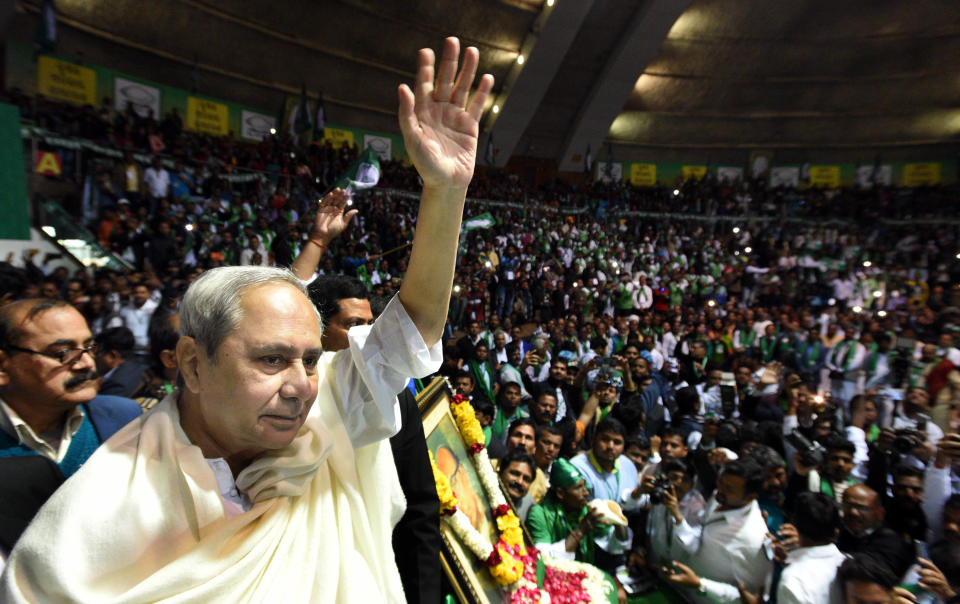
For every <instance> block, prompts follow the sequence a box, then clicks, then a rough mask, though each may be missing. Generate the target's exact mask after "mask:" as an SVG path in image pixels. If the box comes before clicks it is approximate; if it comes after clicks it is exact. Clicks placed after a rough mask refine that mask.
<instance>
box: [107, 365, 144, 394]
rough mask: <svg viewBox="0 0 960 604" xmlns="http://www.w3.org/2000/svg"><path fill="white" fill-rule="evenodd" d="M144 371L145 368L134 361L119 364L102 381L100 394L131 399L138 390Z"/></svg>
mask: <svg viewBox="0 0 960 604" xmlns="http://www.w3.org/2000/svg"><path fill="white" fill-rule="evenodd" d="M146 370H147V368H146V367H145V366H143V365H141V364H140V363H138V362H136V361H134V360H129V361H124V362H123V363H120V364H119V365H117V366H116V367H115V368H114V369H113V371H112V372H110V375H109V376H107V377H105V378H104V379H103V383H102V384H100V394H113V395H116V396H127V397H132V396H133V395H134V394H136V392H137V390H139V389H140V386H141V384H142V383H143V373H144V372H145V371H146Z"/></svg>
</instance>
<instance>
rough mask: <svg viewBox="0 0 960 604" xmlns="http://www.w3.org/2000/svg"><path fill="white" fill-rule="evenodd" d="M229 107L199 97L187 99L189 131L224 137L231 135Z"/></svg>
mask: <svg viewBox="0 0 960 604" xmlns="http://www.w3.org/2000/svg"><path fill="white" fill-rule="evenodd" d="M228 116H229V111H228V110H227V106H226V105H223V104H221V103H214V102H213V101H208V100H206V99H198V98H197V97H193V96H188V97H187V129H188V130H196V131H197V132H206V133H207V134H216V135H217V136H223V135H225V134H229V133H230V123H229V117H228Z"/></svg>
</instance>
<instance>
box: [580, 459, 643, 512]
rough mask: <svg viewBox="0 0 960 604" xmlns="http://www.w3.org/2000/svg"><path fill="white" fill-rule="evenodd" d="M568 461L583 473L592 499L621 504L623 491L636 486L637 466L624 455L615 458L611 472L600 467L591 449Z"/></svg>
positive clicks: (630, 489)
mask: <svg viewBox="0 0 960 604" xmlns="http://www.w3.org/2000/svg"><path fill="white" fill-rule="evenodd" d="M570 463H572V464H573V465H574V466H575V467H576V468H577V469H578V470H580V473H581V474H583V477H584V478H585V479H586V483H587V489H588V490H589V491H590V497H591V498H592V499H609V500H610V501H616V502H617V503H619V504H621V505H622V504H623V503H625V501H624V499H623V493H624V492H632V491H633V490H634V489H635V488H637V468H636V466H634V465H633V462H632V461H630V459H629V458H628V457H626V456H624V455H621V456H620V457H618V458H617V460H616V462H615V464H614V469H613V472H607V471H606V470H604V469H603V468H601V467H600V463H599V462H598V461H597V458H596V457H594V455H593V451H587V452H586V453H580V454H579V455H576V456H574V457H573V458H572V459H571V460H570Z"/></svg>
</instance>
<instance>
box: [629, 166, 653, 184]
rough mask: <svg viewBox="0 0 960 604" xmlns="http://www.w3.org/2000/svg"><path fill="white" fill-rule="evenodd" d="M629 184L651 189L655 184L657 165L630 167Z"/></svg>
mask: <svg viewBox="0 0 960 604" xmlns="http://www.w3.org/2000/svg"><path fill="white" fill-rule="evenodd" d="M630 184H632V185H634V186H637V187H652V186H653V185H655V184H657V164H633V165H632V166H630Z"/></svg>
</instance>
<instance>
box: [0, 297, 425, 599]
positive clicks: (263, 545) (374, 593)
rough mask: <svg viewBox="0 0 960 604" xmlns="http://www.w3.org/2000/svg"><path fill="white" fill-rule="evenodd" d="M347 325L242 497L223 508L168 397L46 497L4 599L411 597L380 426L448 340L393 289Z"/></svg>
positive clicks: (2, 580)
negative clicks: (309, 399)
mask: <svg viewBox="0 0 960 604" xmlns="http://www.w3.org/2000/svg"><path fill="white" fill-rule="evenodd" d="M349 336H350V348H349V349H348V350H343V351H340V352H338V353H328V354H325V355H324V356H323V358H322V360H321V362H320V364H319V366H318V372H319V373H320V392H319V394H318V397H317V401H316V403H315V405H314V406H313V408H312V409H311V411H310V414H309V416H308V418H307V420H306V422H305V423H304V426H303V428H301V430H300V432H299V433H298V435H297V437H296V438H295V439H294V441H293V443H291V445H289V446H288V447H287V448H285V449H282V450H280V451H273V452H267V453H264V454H263V455H261V456H260V457H258V458H257V459H255V460H254V461H253V462H252V463H251V464H250V465H249V466H248V467H247V468H246V469H244V470H243V471H242V472H240V474H239V475H238V476H237V478H236V487H237V489H238V491H239V492H241V493H243V494H244V495H245V496H246V497H247V498H249V500H250V501H251V502H252V504H253V505H252V508H251V509H250V510H249V511H246V512H241V513H239V514H237V515H233V514H228V513H227V509H228V508H229V507H230V504H229V502H225V501H224V499H223V498H222V497H221V493H220V488H219V485H218V483H217V480H216V475H215V473H214V471H213V470H212V469H211V467H210V465H208V463H207V462H206V461H205V460H204V458H203V453H202V452H201V450H200V448H199V447H197V446H195V445H193V444H192V443H190V441H189V440H188V438H187V436H186V434H185V433H184V432H183V429H182V428H181V427H180V418H179V411H178V408H177V404H176V401H175V400H174V399H173V398H172V397H171V398H168V399H166V400H165V401H164V402H162V403H160V404H159V405H157V406H156V407H155V408H154V409H153V410H151V411H150V412H149V413H147V414H145V415H143V416H141V418H139V419H137V420H135V421H134V422H132V423H131V424H129V425H128V426H127V427H125V428H123V429H122V430H120V431H119V432H118V433H117V434H116V435H114V436H113V437H112V438H111V439H110V440H108V441H107V442H106V443H105V444H104V445H103V446H101V447H100V449H98V450H97V452H96V453H94V455H93V456H92V457H91V458H90V460H89V461H88V462H87V463H86V464H85V465H84V466H83V467H82V468H81V469H80V470H79V471H78V472H77V473H76V474H75V475H74V476H73V477H72V478H71V479H70V480H68V481H67V482H66V483H65V484H64V486H63V487H62V488H61V489H60V490H58V491H57V492H56V493H55V494H54V495H53V497H51V499H50V500H49V501H48V502H47V504H46V505H45V506H44V507H43V508H42V509H41V510H40V512H39V513H38V515H37V517H36V519H35V520H34V522H33V523H32V524H31V525H30V527H29V528H28V529H27V531H26V532H25V533H24V535H23V537H22V538H21V539H20V541H19V542H18V544H17V546H16V547H15V548H14V551H13V553H12V555H11V557H10V560H9V563H8V565H7V568H6V570H5V572H4V574H3V576H2V577H0V601H3V602H98V603H116V602H156V601H177V602H267V601H272V602H323V603H326V602H342V603H353V602H402V601H404V596H403V588H402V586H401V584H400V578H399V573H398V572H397V569H396V564H395V562H394V559H393V552H392V548H391V532H392V528H393V525H394V524H395V523H396V521H397V520H399V518H400V515H402V513H403V509H404V501H403V493H402V491H401V490H400V485H399V482H398V481H397V476H396V469H395V467H394V464H393V458H392V455H391V452H390V447H389V443H388V442H386V441H385V440H379V439H384V438H386V437H387V436H389V435H391V434H392V433H393V432H395V431H396V428H397V417H398V414H397V413H396V398H395V394H396V393H397V392H399V391H400V389H401V388H403V386H404V383H405V381H406V379H407V377H408V376H418V377H419V376H424V375H427V374H429V373H430V372H431V370H435V369H436V368H437V367H439V365H440V360H441V350H440V346H439V345H437V346H434V347H431V348H429V349H428V348H427V347H426V345H425V344H424V342H423V340H422V338H421V337H420V334H419V332H418V331H417V330H416V327H415V326H414V325H413V323H412V321H411V320H410V319H409V317H408V316H407V315H406V312H405V311H404V310H403V308H402V305H401V304H400V303H399V302H398V301H396V300H394V301H393V302H391V304H389V305H388V307H387V309H386V310H385V311H384V313H383V315H382V316H381V318H380V320H378V321H377V323H376V324H375V325H374V326H372V327H362V328H361V327H356V328H353V329H351V330H350V333H349ZM370 442H373V444H368V443H370ZM355 447H358V448H355ZM234 511H235V510H234Z"/></svg>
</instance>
